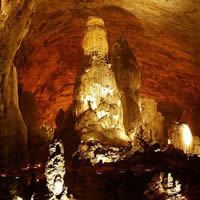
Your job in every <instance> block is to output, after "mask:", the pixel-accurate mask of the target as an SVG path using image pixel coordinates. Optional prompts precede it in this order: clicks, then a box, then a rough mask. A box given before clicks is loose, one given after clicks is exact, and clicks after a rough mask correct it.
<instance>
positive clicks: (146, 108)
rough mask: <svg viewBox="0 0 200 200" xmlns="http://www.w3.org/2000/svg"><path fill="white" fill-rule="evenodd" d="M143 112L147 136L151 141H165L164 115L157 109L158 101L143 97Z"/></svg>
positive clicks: (161, 142)
mask: <svg viewBox="0 0 200 200" xmlns="http://www.w3.org/2000/svg"><path fill="white" fill-rule="evenodd" d="M141 114H142V120H143V125H142V127H143V129H144V134H145V137H146V138H148V140H149V141H150V142H159V143H160V144H163V143H165V140H166V138H165V137H164V130H163V122H164V117H163V116H162V114H161V113H160V112H158V110H157V103H156V101H154V100H153V99H149V98H141Z"/></svg>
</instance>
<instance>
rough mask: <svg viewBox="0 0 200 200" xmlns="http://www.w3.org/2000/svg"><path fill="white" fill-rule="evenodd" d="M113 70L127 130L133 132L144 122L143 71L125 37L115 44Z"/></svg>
mask: <svg viewBox="0 0 200 200" xmlns="http://www.w3.org/2000/svg"><path fill="white" fill-rule="evenodd" d="M112 70H113V72H114V75H115V79H116V82H117V87H118V88H119V91H120V95H121V101H122V107H123V121H124V126H125V130H126V132H129V133H131V132H132V131H136V129H137V128H138V127H139V126H140V125H141V122H142V120H141V114H140V82H141V73H140V69H139V67H138V65H137V62H136V58H135V57H134V55H133V53H132V51H131V49H130V48H129V46H128V42H127V41H126V40H125V39H124V38H123V37H121V38H120V39H119V40H118V41H117V42H115V44H114V45H113V48H112Z"/></svg>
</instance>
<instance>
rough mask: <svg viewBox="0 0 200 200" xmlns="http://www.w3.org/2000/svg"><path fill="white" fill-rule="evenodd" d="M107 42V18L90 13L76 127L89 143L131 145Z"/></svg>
mask: <svg viewBox="0 0 200 200" xmlns="http://www.w3.org/2000/svg"><path fill="white" fill-rule="evenodd" d="M107 46H108V44H107V39H106V31H105V28H104V22H103V20H102V19H100V18H96V17H89V19H88V22H87V29H86V32H85V36H84V38H83V43H82V47H83V50H84V53H85V58H84V59H85V65H84V66H83V67H82V71H81V73H80V74H79V76H78V77H77V82H76V84H75V91H74V114H75V117H76V125H75V128H76V131H78V132H79V134H80V135H81V140H82V141H83V142H85V143H88V142H90V141H96V142H100V143H101V144H106V145H117V146H118V145H119V146H129V141H130V139H129V137H128V136H127V135H126V133H125V129H124V124H123V108H122V105H121V99H120V93H119V91H118V88H117V84H116V81H115V77H114V74H113V72H112V69H111V65H110V64H108V63H107V51H108V48H107Z"/></svg>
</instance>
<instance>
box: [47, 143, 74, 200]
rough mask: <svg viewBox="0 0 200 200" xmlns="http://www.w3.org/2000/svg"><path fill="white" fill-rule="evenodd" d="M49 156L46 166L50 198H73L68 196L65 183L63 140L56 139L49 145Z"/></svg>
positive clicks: (68, 199) (65, 199) (52, 199)
mask: <svg viewBox="0 0 200 200" xmlns="http://www.w3.org/2000/svg"><path fill="white" fill-rule="evenodd" d="M49 153H50V155H49V158H48V161H47V164H46V168H45V176H46V179H47V187H48V189H49V200H57V199H60V200H70V199H71V200H72V199H73V197H72V196H71V197H70V198H68V197H67V187H66V186H65V184H64V176H65V160H64V148H63V144H62V142H61V141H58V140H55V141H54V142H53V143H52V144H50V145H49Z"/></svg>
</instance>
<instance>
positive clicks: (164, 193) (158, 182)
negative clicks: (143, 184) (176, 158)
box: [144, 172, 187, 200]
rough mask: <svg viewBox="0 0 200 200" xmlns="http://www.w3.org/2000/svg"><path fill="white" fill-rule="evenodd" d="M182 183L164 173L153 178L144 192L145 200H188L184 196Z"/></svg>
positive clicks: (169, 174)
mask: <svg viewBox="0 0 200 200" xmlns="http://www.w3.org/2000/svg"><path fill="white" fill-rule="evenodd" d="M181 187H182V186H181V183H180V182H179V181H178V180H176V179H174V178H173V177H172V174H171V173H168V174H164V173H163V172H162V173H160V174H159V175H156V176H154V177H153V178H152V180H151V182H150V183H149V184H148V188H147V189H146V190H145V191H144V196H145V199H147V200H153V199H163V200H165V199H166V200H167V199H176V200H187V198H186V197H185V196H184V195H183V194H182V188H181Z"/></svg>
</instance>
